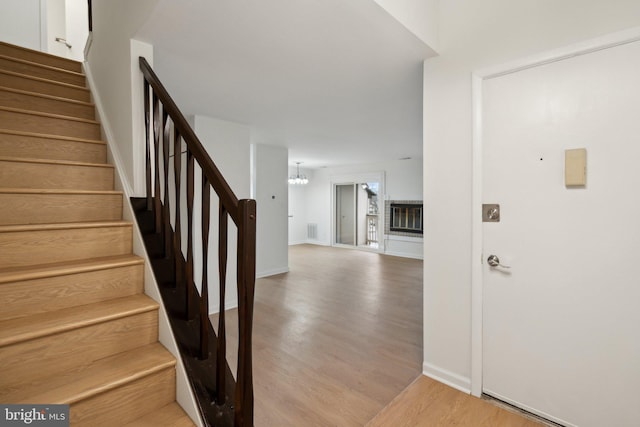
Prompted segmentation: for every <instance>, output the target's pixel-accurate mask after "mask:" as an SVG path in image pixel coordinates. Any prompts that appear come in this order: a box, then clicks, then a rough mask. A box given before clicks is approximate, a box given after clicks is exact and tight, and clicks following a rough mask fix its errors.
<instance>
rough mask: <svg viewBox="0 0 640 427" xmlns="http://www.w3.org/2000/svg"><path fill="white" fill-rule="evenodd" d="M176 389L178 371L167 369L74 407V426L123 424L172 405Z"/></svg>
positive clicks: (72, 405) (100, 426)
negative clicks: (176, 373) (176, 372)
mask: <svg viewBox="0 0 640 427" xmlns="http://www.w3.org/2000/svg"><path fill="white" fill-rule="evenodd" d="M175 388H176V375H175V369H174V368H170V369H165V370H163V371H160V372H157V373H155V374H152V375H149V376H147V377H144V378H141V379H139V380H137V381H134V382H132V383H130V384H127V385H124V386H122V387H119V388H116V389H114V390H111V391H109V392H107V393H102V394H100V395H97V396H94V397H91V398H89V399H85V400H82V401H80V402H78V403H74V404H71V408H70V409H71V410H70V412H71V414H70V415H71V417H70V418H71V425H72V426H87V427H102V426H104V427H112V426H121V425H124V424H125V423H128V422H131V421H133V420H135V419H136V418H138V417H140V416H142V415H144V414H146V413H149V412H152V411H157V410H159V409H160V408H162V407H163V406H164V405H167V404H169V403H171V402H173V401H174V400H175Z"/></svg>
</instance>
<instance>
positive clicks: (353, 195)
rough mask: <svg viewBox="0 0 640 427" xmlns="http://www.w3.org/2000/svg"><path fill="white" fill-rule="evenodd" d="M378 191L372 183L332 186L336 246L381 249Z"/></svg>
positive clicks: (379, 185)
mask: <svg viewBox="0 0 640 427" xmlns="http://www.w3.org/2000/svg"><path fill="white" fill-rule="evenodd" d="M380 189H381V184H380V182H378V181H373V180H368V181H366V182H365V181H362V182H350V183H342V184H335V185H334V195H335V196H334V206H335V211H334V218H335V220H334V224H335V227H334V231H335V232H334V244H335V245H339V246H350V247H356V248H359V249H366V250H374V251H378V250H380V249H381V239H382V233H383V230H381V224H383V222H382V221H381V220H380V215H381V213H382V210H381V209H380V208H379V203H380V200H381V198H380Z"/></svg>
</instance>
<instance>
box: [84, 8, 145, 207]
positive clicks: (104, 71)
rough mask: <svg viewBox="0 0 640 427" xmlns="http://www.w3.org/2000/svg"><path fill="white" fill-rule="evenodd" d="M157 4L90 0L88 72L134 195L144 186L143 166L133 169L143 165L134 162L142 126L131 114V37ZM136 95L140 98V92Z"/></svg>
mask: <svg viewBox="0 0 640 427" xmlns="http://www.w3.org/2000/svg"><path fill="white" fill-rule="evenodd" d="M157 3H158V0H140V1H135V2H130V1H127V0H93V3H92V4H93V42H92V45H91V49H90V51H89V54H88V58H87V62H88V73H91V78H92V80H93V81H94V84H95V88H94V89H95V90H96V91H97V92H98V94H99V96H100V98H101V101H102V104H103V108H104V113H105V117H106V118H108V121H109V125H110V129H111V131H112V133H113V135H112V139H113V143H114V145H113V146H114V149H115V150H116V151H117V152H118V154H119V157H120V158H121V160H122V167H123V172H124V180H125V183H124V185H125V186H127V187H129V188H133V189H135V195H143V194H142V193H141V190H142V189H143V188H144V184H143V182H142V181H141V178H142V177H143V176H144V175H143V168H141V167H140V166H137V167H136V168H135V169H134V164H137V165H142V164H144V163H139V162H138V163H136V159H138V160H139V158H140V152H143V151H142V150H143V148H142V147H144V140H143V139H141V137H140V134H141V132H140V130H141V129H144V127H142V128H141V127H140V126H141V125H140V123H142V120H143V118H142V115H141V113H136V114H135V117H134V111H133V107H132V105H133V101H134V96H133V95H132V85H133V83H132V69H136V70H137V69H138V68H137V67H138V65H137V55H136V52H135V51H134V50H133V49H132V46H135V44H134V45H132V42H131V39H132V38H134V36H135V34H136V32H137V30H138V29H139V28H140V26H141V25H142V24H143V23H144V22H145V21H146V20H147V19H148V18H149V15H150V14H151V12H152V11H153V9H154V7H155V5H156V4H157ZM147 46H149V45H147ZM132 57H133V58H132ZM138 74H139V75H138V76H136V77H137V79H138V80H140V81H141V79H142V77H141V74H140V73H138ZM136 96H137V97H140V94H136ZM140 99H141V97H140ZM137 104H139V102H136V105H137ZM139 108H141V107H139ZM136 122H137V124H136ZM134 136H135V137H134Z"/></svg>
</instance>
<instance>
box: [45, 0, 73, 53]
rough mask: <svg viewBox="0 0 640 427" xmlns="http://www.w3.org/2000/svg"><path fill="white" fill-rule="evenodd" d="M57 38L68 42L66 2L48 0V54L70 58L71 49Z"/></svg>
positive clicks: (63, 0)
mask: <svg viewBox="0 0 640 427" xmlns="http://www.w3.org/2000/svg"><path fill="white" fill-rule="evenodd" d="M56 38H59V39H63V40H67V23H66V4H65V0H47V50H46V51H47V52H48V53H50V54H52V55H57V56H62V57H65V58H67V57H68V56H69V48H68V47H67V46H66V45H65V44H64V43H61V42H59V41H56Z"/></svg>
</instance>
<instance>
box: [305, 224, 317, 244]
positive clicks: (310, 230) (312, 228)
mask: <svg viewBox="0 0 640 427" xmlns="http://www.w3.org/2000/svg"><path fill="white" fill-rule="evenodd" d="M307 239H313V240H318V224H312V223H309V224H307Z"/></svg>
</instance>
